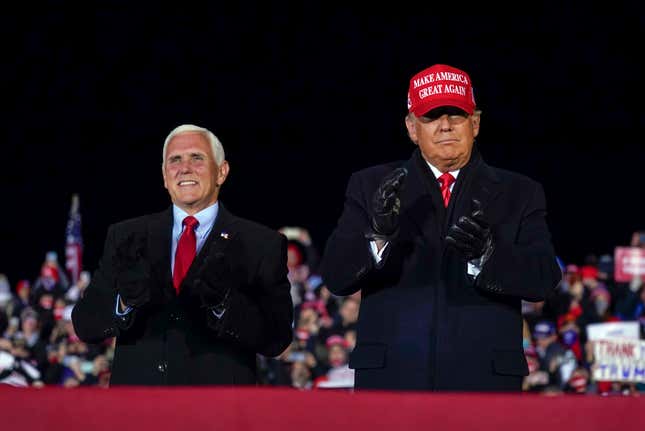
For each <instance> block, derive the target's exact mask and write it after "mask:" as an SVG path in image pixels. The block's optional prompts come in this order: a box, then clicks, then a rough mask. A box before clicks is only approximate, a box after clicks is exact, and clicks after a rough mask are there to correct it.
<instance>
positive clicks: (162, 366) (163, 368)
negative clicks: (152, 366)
mask: <svg viewBox="0 0 645 431" xmlns="http://www.w3.org/2000/svg"><path fill="white" fill-rule="evenodd" d="M167 368H168V365H167V364H166V363H165V362H161V363H160V364H159V365H157V370H159V372H160V373H165V372H166V369H167Z"/></svg>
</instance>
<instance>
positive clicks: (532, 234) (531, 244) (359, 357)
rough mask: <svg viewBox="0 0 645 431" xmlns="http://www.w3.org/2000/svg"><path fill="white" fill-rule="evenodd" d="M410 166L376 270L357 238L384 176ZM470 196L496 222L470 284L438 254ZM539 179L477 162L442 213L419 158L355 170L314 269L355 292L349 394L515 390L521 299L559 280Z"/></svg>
mask: <svg viewBox="0 0 645 431" xmlns="http://www.w3.org/2000/svg"><path fill="white" fill-rule="evenodd" d="M401 165H403V166H406V167H407V168H408V172H409V174H408V177H407V179H406V181H405V186H404V189H403V191H402V195H401V213H400V231H399V233H398V235H397V236H396V238H395V239H393V240H392V241H391V242H390V243H389V245H388V246H387V248H386V249H385V255H384V259H383V260H382V261H381V262H380V263H379V264H378V265H376V264H375V260H374V257H373V254H372V253H371V251H370V249H369V245H368V244H369V241H368V240H367V239H366V238H365V235H364V234H365V232H367V231H369V219H370V212H371V199H372V196H373V194H374V191H375V189H376V188H377V186H378V184H379V183H380V181H381V179H382V178H383V177H384V176H385V175H386V174H387V173H388V172H390V171H392V170H393V169H395V168H397V167H399V166H401ZM473 198H477V199H479V200H480V201H481V202H482V206H483V209H484V212H485V214H486V217H487V218H488V221H489V222H490V223H491V225H492V233H493V238H494V242H495V251H494V253H493V254H492V256H491V257H490V259H489V260H488V262H487V263H486V264H485V265H484V267H483V270H482V272H481V273H480V274H479V276H478V277H477V278H476V279H475V278H474V277H473V276H471V275H468V273H467V266H466V265H467V263H466V262H465V260H464V259H462V258H461V257H460V256H459V255H458V254H457V253H456V252H455V251H453V250H452V249H447V248H446V247H445V242H444V238H445V235H446V231H447V229H448V227H449V226H450V225H451V224H452V223H453V222H454V221H455V220H457V218H458V217H460V216H462V215H468V214H470V213H471V211H472V210H473V207H472V199H473ZM545 216H546V210H545V198H544V193H543V189H542V187H541V186H540V185H539V184H538V183H536V182H535V181H533V180H531V179H529V178H527V177H525V176H522V175H519V174H516V173H512V172H509V171H505V170H501V169H495V168H492V167H490V166H488V165H487V164H486V163H484V161H483V160H482V159H481V157H480V155H479V153H478V152H477V151H476V150H475V151H474V152H473V155H472V158H471V161H470V162H469V163H468V164H467V165H466V166H465V167H464V168H463V169H462V170H461V171H460V173H459V176H458V177H457V181H456V183H455V186H454V188H453V192H452V197H451V200H450V203H449V206H448V208H444V206H443V202H442V199H441V194H440V190H439V186H438V184H437V182H436V180H435V177H434V175H433V174H432V171H431V170H430V168H429V167H428V165H427V164H426V162H425V160H424V159H423V158H422V157H421V154H420V152H419V150H418V149H416V150H415V152H414V154H413V156H412V158H411V159H410V160H408V161H403V162H396V163H391V164H386V165H380V166H375V167H371V168H367V169H364V170H362V171H359V172H356V173H354V174H353V175H352V176H351V178H350V180H349V184H348V187H347V192H346V196H345V206H344V210H343V213H342V215H341V217H340V219H339V221H338V226H337V227H336V229H335V230H334V232H333V233H332V235H331V237H330V238H329V239H328V241H327V244H326V247H325V253H324V256H323V261H322V264H321V265H322V266H321V268H322V269H321V271H322V275H323V279H324V280H325V282H326V283H327V286H328V288H329V289H330V290H331V291H332V292H333V293H335V294H337V295H348V294H352V293H354V292H356V291H358V290H361V298H362V299H361V306H360V315H359V321H358V324H357V345H356V347H355V349H354V351H353V352H352V354H351V357H350V367H352V368H354V369H355V370H356V377H355V379H356V382H355V385H356V387H357V388H375V389H414V390H431V389H437V390H520V389H521V381H522V376H524V375H526V374H527V373H528V369H527V364H526V360H525V357H524V354H523V350H522V316H521V308H520V306H521V299H525V300H529V301H538V300H542V299H544V297H545V295H546V293H547V292H548V291H549V290H550V289H553V288H554V287H555V286H556V285H557V283H558V281H559V280H560V277H561V273H560V269H559V267H558V265H557V262H556V258H555V254H554V251H553V247H552V245H551V242H550V234H549V230H548V228H547V223H546V219H545Z"/></svg>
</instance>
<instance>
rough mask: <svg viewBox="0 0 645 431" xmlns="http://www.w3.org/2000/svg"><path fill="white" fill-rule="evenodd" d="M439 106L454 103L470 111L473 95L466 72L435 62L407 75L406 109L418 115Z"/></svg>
mask: <svg viewBox="0 0 645 431" xmlns="http://www.w3.org/2000/svg"><path fill="white" fill-rule="evenodd" d="M442 106H455V107H457V108H459V109H463V110H464V111H465V112H466V113H468V114H469V115H472V113H473V112H474V111H475V96H474V95H473V86H472V83H471V81H470V76H468V74H467V73H466V72H464V71H463V70H459V69H457V68H455V67H452V66H448V65H446V64H435V65H434V66H430V67H429V68H427V69H424V70H422V71H421V72H419V73H417V74H416V75H414V76H413V77H412V78H411V79H410V88H409V89H408V110H409V112H412V113H413V114H414V115H416V116H417V117H420V116H422V115H424V114H425V113H427V112H428V111H431V110H433V109H435V108H440V107H442Z"/></svg>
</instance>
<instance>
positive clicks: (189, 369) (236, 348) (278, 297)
mask: <svg viewBox="0 0 645 431" xmlns="http://www.w3.org/2000/svg"><path fill="white" fill-rule="evenodd" d="M172 222H173V215H172V207H171V208H168V209H167V210H166V211H163V212H160V213H157V214H152V215H147V216H143V217H139V218H135V219H131V220H127V221H124V222H121V223H117V224H115V225H112V226H110V228H109V230H108V234H107V239H106V242H105V250H104V253H103V256H102V258H101V262H100V265H99V268H98V270H97V271H96V273H95V274H94V276H93V279H92V282H91V284H90V286H88V288H87V290H86V293H85V295H84V297H83V298H82V299H81V300H80V301H79V302H78V303H77V304H76V306H75V307H74V309H73V312H72V320H73V323H74V328H75V330H76V333H77V335H78V336H79V337H80V338H81V339H82V340H84V341H86V342H98V341H101V340H103V339H105V338H108V337H113V336H116V350H115V356H114V361H113V364H112V377H111V384H112V385H122V384H127V385H207V384H216V385H220V384H222V385H223V384H226V385H237V384H254V383H256V381H257V371H256V354H261V355H265V356H277V355H279V354H280V353H281V352H282V351H283V350H284V349H285V348H286V347H287V345H288V344H289V343H290V342H291V339H292V330H291V325H292V320H293V305H292V302H291V296H290V293H289V289H290V286H289V281H288V280H287V265H286V262H287V251H286V250H287V241H286V238H285V237H284V236H283V235H281V234H279V233H278V232H275V231H272V230H270V229H268V228H266V227H264V226H261V225H259V224H257V223H254V222H251V221H248V220H245V219H242V218H239V217H235V216H233V215H232V214H231V213H230V212H228V211H227V210H226V209H225V208H224V206H223V205H222V204H221V202H220V207H219V213H218V215H217V219H216V220H215V224H214V226H213V229H212V231H211V233H210V234H209V237H208V238H207V239H206V242H205V244H204V246H203V248H202V249H201V251H200V253H199V254H198V255H197V256H196V257H195V260H194V261H193V263H192V265H191V267H190V269H189V271H188V273H187V275H186V278H185V279H184V281H183V282H182V284H181V286H180V293H179V295H177V294H176V293H175V290H174V287H173V284H172V276H171V269H170V268H171V267H170V262H171V260H170V247H171V232H172ZM207 277H210V278H215V279H216V280H214V282H215V283H221V284H222V285H223V286H222V290H227V292H228V293H227V294H226V295H225V297H226V300H225V305H226V311H225V313H224V315H223V316H222V318H221V319H217V318H216V317H215V316H214V315H213V313H212V311H211V310H210V309H206V308H204V307H203V306H202V304H201V302H200V296H199V295H198V292H199V289H198V287H199V284H200V283H203V282H204V279H206V278H207ZM118 283H148V284H149V286H150V289H151V299H150V301H149V302H148V303H147V304H146V305H144V306H142V307H141V308H135V309H134V310H133V312H132V313H131V314H129V315H128V316H127V317H126V318H120V317H119V318H117V317H116V314H115V305H116V295H117V285H118ZM229 288H230V289H229Z"/></svg>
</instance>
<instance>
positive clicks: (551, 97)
mask: <svg viewBox="0 0 645 431" xmlns="http://www.w3.org/2000/svg"><path fill="white" fill-rule="evenodd" d="M634 4H636V3H634ZM401 6H404V7H405V14H404V13H399V12H398V11H395V10H387V9H381V10H377V8H376V7H373V6H371V7H369V8H368V7H367V6H366V7H365V8H363V9H358V8H356V9H355V10H351V9H349V8H342V9H340V8H339V9H337V10H336V11H332V10H330V8H326V9H325V8H322V7H320V6H316V5H314V4H311V3H307V4H305V5H291V6H290V7H289V8H281V7H277V6H273V7H272V8H268V7H267V6H263V7H260V6H257V5H254V4H253V3H252V2H243V3H241V4H239V5H238V6H221V5H211V6H206V7H197V6H194V5H189V4H187V3H186V4H181V2H180V4H177V2H174V4H173V5H172V6H159V5H152V4H150V5H146V6H132V5H126V4H125V3H118V2H117V3H109V4H108V3H104V4H103V5H102V6H97V5H92V6H87V5H83V4H82V3H76V2H75V3H65V2H45V3H44V5H43V4H41V5H39V6H36V5H31V4H29V6H25V9H24V10H14V11H11V12H9V11H5V13H3V17H2V20H3V25H2V26H1V28H2V30H1V31H2V33H1V36H2V50H3V52H2V53H3V57H4V61H3V67H2V68H1V72H0V73H1V78H2V79H1V82H2V84H3V85H2V88H3V90H2V100H3V102H4V108H5V109H4V110H3V111H4V114H3V119H4V121H3V123H4V127H2V130H1V133H2V137H1V139H2V149H3V151H2V156H3V157H2V160H3V163H2V176H3V178H4V180H3V181H2V201H3V206H2V207H3V210H2V211H1V214H2V221H1V223H0V229H1V230H2V232H1V238H2V247H1V249H2V255H1V256H0V272H4V273H6V274H7V275H8V276H9V278H10V281H11V282H12V284H14V283H15V282H16V281H17V280H18V279H20V278H28V279H31V280H33V279H34V278H35V277H36V276H37V274H38V271H39V268H40V264H41V263H42V261H43V258H44V255H45V252H46V251H47V250H56V251H58V253H59V255H60V261H61V263H63V262H64V248H63V247H64V240H65V225H66V222H67V215H68V211H69V206H70V201H71V196H72V194H73V193H79V194H80V202H81V214H82V218H83V237H84V241H85V267H86V269H89V270H94V269H95V267H96V264H97V261H98V258H99V256H100V253H101V248H102V243H103V240H104V237H105V233H106V229H107V226H108V225H109V224H110V223H112V222H115V221H118V220H121V219H124V218H128V217H133V216H137V215H141V214H144V213H150V212H155V211H158V210H161V209H163V208H165V207H166V206H167V205H168V204H169V200H168V197H167V194H166V191H165V189H164V188H163V186H162V178H161V169H160V163H161V148H162V144H163V140H164V138H165V136H166V135H167V134H168V132H169V131H170V130H171V129H173V128H174V127H175V126H177V125H179V124H182V123H194V124H198V125H201V126H204V127H207V128H209V129H211V130H212V131H213V132H214V133H215V134H216V135H217V136H218V137H219V138H220V139H221V141H222V142H223V144H224V147H225V150H226V153H227V159H228V160H229V162H230V164H231V174H230V176H229V179H228V181H227V183H226V185H225V187H224V189H223V192H222V195H221V200H222V201H223V202H224V203H225V205H227V207H228V208H229V209H231V210H232V211H233V212H234V213H236V214H238V215H240V216H244V217H247V218H251V219H255V220H257V221H259V222H262V223H264V224H266V225H268V226H270V227H273V228H279V227H281V226H284V225H298V226H303V227H305V228H307V229H309V231H310V232H311V234H312V236H313V239H314V242H315V245H316V246H317V247H318V248H319V249H320V250H322V248H323V246H324V243H325V241H326V239H327V236H328V235H329V234H330V232H331V230H332V229H333V227H334V224H335V222H336V220H337V218H338V216H339V215H340V211H341V209H342V204H343V193H344V189H345V185H346V181H347V179H348V177H349V175H350V173H351V172H352V171H354V170H357V169H359V168H362V167H366V166H368V165H371V164H375V163H381V162H385V161H388V160H392V159H404V158H408V157H409V155H410V153H411V151H412V150H413V149H414V146H413V144H412V143H410V142H409V141H408V138H407V135H406V133H405V127H404V123H403V117H404V115H405V113H406V91H407V85H408V80H409V78H410V76H412V75H413V74H414V73H416V72H418V71H419V70H421V69H423V68H425V67H427V66H430V65H431V64H434V63H448V64H451V65H453V66H457V67H460V68H463V69H464V70H466V71H467V72H469V74H470V75H471V78H472V80H473V82H474V86H475V96H476V99H477V103H478V105H479V106H480V107H481V108H482V109H483V117H482V128H481V133H480V136H479V139H478V145H480V148H481V151H482V154H483V156H484V158H485V160H486V161H487V162H488V163H489V164H492V165H495V166H498V167H503V168H507V169H511V170H515V171H518V172H521V173H524V174H526V175H528V176H530V177H532V178H534V179H536V180H538V181H540V182H541V183H542V184H543V185H544V187H545V191H546V195H547V202H548V211H549V213H548V222H549V225H550V227H551V231H552V234H553V241H554V243H555V246H556V250H557V253H558V255H559V256H560V257H561V258H562V259H563V260H564V261H565V262H566V263H569V262H575V263H579V262H581V261H582V260H583V259H584V257H585V255H587V254H588V253H596V254H603V253H613V248H614V246H616V245H626V244H627V243H628V242H629V239H630V237H631V234H632V232H633V231H634V230H637V229H642V228H645V220H644V219H643V211H642V209H641V206H640V205H639V203H640V201H642V199H643V194H642V191H641V190H642V181H641V178H642V176H643V165H644V163H643V162H644V159H643V150H642V146H643V142H642V141H643V108H642V107H643V100H642V94H643V92H642V79H643V70H642V68H641V67H640V63H641V62H642V54H643V48H642V43H643V40H645V39H644V38H643V31H642V27H643V21H644V20H643V14H642V12H641V10H640V8H635V7H631V6H630V5H629V4H628V3H624V4H623V3H621V2H616V1H614V2H610V3H607V4H603V5H601V6H599V7H598V8H597V9H594V8H593V7H592V6H590V5H589V4H588V3H585V4H584V6H582V5H571V6H556V5H555V4H549V3H548V2H547V3H542V4H540V5H538V4H533V3H530V4H527V5H525V6H523V8H525V11H526V12H525V13H523V14H516V15H514V16H513V15H512V12H513V11H508V10H506V12H504V14H505V16H501V15H498V14H501V13H502V11H503V10H504V9H502V8H501V7H497V6H495V5H494V4H487V5H486V8H487V9H486V10H483V8H482V10H473V9H472V8H471V7H470V6H468V5H466V4H457V3H450V4H447V5H446V6H449V7H446V8H432V7H424V8H419V7H418V6H419V5H415V4H414V3H409V2H406V3H405V4H401ZM27 7H28V8H29V9H28V10H27V9H26V8H27ZM509 13H511V15H510V16H509V15H508V14H509Z"/></svg>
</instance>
